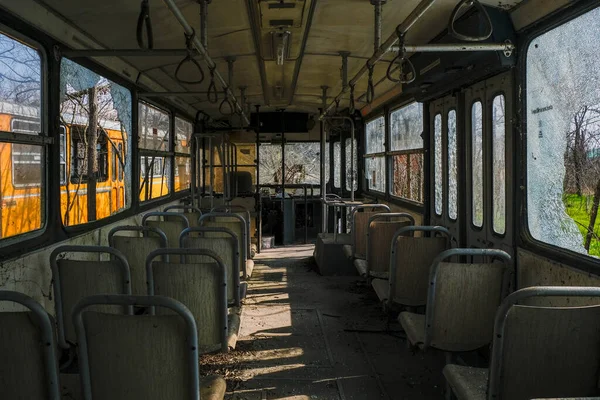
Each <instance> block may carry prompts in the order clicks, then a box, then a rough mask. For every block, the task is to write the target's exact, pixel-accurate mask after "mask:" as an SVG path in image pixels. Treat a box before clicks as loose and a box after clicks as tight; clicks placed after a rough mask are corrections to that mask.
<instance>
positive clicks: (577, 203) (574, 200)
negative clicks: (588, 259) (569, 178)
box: [563, 193, 600, 256]
mask: <svg viewBox="0 0 600 400" xmlns="http://www.w3.org/2000/svg"><path fill="white" fill-rule="evenodd" d="M563 202H564V203H565V207H566V209H567V214H568V215H569V216H570V217H571V218H573V220H574V221H575V222H576V223H577V227H578V228H579V232H581V237H582V239H581V240H582V243H585V237H586V235H587V232H588V226H589V224H590V215H589V212H591V210H592V202H593V196H578V195H576V194H568V193H566V194H565V195H564V196H563ZM599 214H600V212H599ZM599 237H600V215H598V216H597V217H596V223H595V225H594V236H593V237H592V242H591V243H590V250H589V254H590V255H594V256H600V240H598V238H599Z"/></svg>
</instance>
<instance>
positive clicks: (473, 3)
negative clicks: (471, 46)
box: [448, 0, 494, 42]
mask: <svg viewBox="0 0 600 400" xmlns="http://www.w3.org/2000/svg"><path fill="white" fill-rule="evenodd" d="M465 6H467V7H475V8H477V10H478V11H479V13H481V14H483V16H484V17H485V21H486V24H487V26H488V30H487V31H486V33H484V34H483V35H480V36H468V35H464V34H462V33H459V32H457V31H456V29H455V28H454V24H455V23H456V19H457V18H458V14H459V12H460V10H461V9H462V8H463V7H465ZM448 32H450V34H451V35H452V36H454V37H455V38H456V39H459V40H464V41H466V42H481V41H484V40H486V39H489V37H490V36H492V33H494V26H493V24H492V20H491V19H490V15H489V14H488V12H487V11H486V9H485V7H484V6H483V5H482V4H481V3H480V2H479V0H461V1H460V2H459V3H458V4H457V5H456V7H454V10H452V14H451V15H450V22H448Z"/></svg>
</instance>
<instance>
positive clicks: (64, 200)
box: [60, 58, 132, 226]
mask: <svg viewBox="0 0 600 400" xmlns="http://www.w3.org/2000/svg"><path fill="white" fill-rule="evenodd" d="M60 90H61V92H60V96H61V104H60V118H61V124H62V125H63V126H64V127H65V136H66V137H65V144H66V148H65V149H64V154H61V158H62V159H64V160H65V163H64V164H65V166H66V169H67V171H66V179H65V182H64V184H63V186H62V187H61V215H62V220H63V223H64V224H65V225H67V226H69V225H77V224H82V223H86V222H90V221H94V220H97V219H101V218H105V217H108V216H110V215H112V214H115V213H117V212H119V211H121V210H123V209H125V208H128V207H129V204H130V195H129V193H130V187H131V178H130V172H129V171H131V160H130V157H129V154H130V152H131V143H130V137H129V135H130V132H131V111H132V103H131V93H130V92H129V90H127V89H125V88H124V87H122V86H120V85H117V84H116V83H114V82H111V81H110V80H108V79H106V78H104V77H103V76H101V75H98V74H96V73H95V72H93V71H90V70H89V69H87V68H84V67H82V66H80V65H79V64H76V63H74V62H73V61H70V60H68V59H65V58H63V59H62V61H61V72H60ZM119 144H121V148H122V149H123V155H121V156H119V157H118V160H116V161H118V163H119V164H121V168H123V170H124V171H125V179H124V180H122V181H119V180H118V179H112V176H110V175H109V162H110V160H111V158H112V155H113V153H114V152H118V145H119ZM115 178H116V177H115ZM90 192H91V193H95V196H89V195H88V193H90Z"/></svg>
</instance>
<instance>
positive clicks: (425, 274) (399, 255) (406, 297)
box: [388, 226, 451, 306]
mask: <svg viewBox="0 0 600 400" xmlns="http://www.w3.org/2000/svg"><path fill="white" fill-rule="evenodd" d="M411 232H423V233H428V234H429V237H427V236H422V237H414V236H413V237H410V236H406V235H407V234H409V233H411ZM450 245H451V234H450V232H449V231H448V230H447V229H446V228H444V227H441V226H409V227H405V228H401V229H399V230H397V231H396V233H395V234H394V237H393V238H392V241H391V249H390V273H389V276H390V279H389V287H390V289H389V296H388V299H389V302H390V303H397V304H402V305H406V306H421V305H425V304H426V303H427V289H428V288H429V268H430V267H431V263H432V262H433V260H434V259H435V257H436V256H437V255H438V254H440V253H441V252H443V251H444V250H448V249H449V248H450Z"/></svg>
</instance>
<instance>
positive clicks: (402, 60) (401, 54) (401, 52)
mask: <svg viewBox="0 0 600 400" xmlns="http://www.w3.org/2000/svg"><path fill="white" fill-rule="evenodd" d="M396 34H397V35H398V55H397V56H396V57H395V58H394V59H393V60H392V62H391V63H390V64H389V65H388V68H387V72H386V73H385V75H386V77H387V78H388V79H389V80H390V81H392V82H396V83H412V82H414V80H415V79H416V78H417V71H416V70H415V66H414V65H413V63H412V62H411V61H410V60H409V59H408V58H407V57H406V49H405V47H404V33H403V32H401V31H400V30H398V29H396ZM405 65H408V67H409V71H408V72H406V73H405V72H404V66H405ZM394 66H397V67H396V69H393V67H394ZM397 70H399V71H400V74H399V75H398V78H395V77H394V76H393V75H392V74H393V72H394V71H397Z"/></svg>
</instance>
